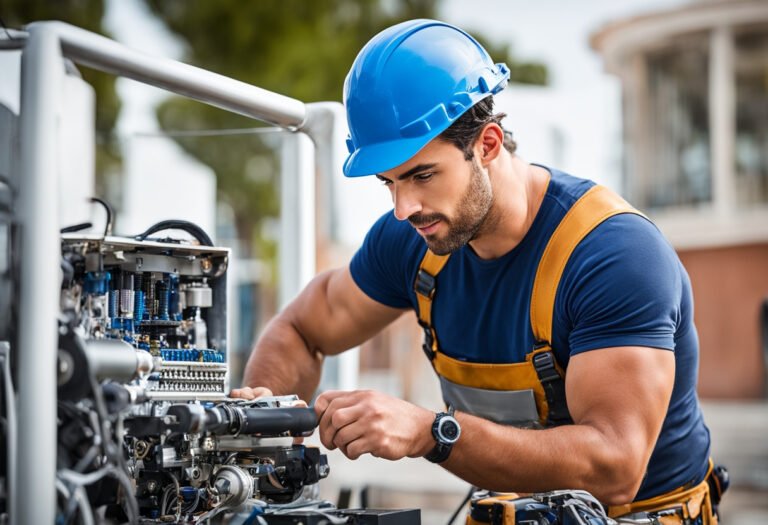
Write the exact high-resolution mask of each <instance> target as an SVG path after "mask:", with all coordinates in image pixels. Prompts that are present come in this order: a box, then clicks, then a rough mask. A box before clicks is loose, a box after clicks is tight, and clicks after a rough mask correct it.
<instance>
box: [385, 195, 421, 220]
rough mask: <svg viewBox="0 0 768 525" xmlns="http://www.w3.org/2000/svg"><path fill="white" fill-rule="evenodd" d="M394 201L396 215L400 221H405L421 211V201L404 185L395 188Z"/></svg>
mask: <svg viewBox="0 0 768 525" xmlns="http://www.w3.org/2000/svg"><path fill="white" fill-rule="evenodd" d="M392 201H393V203H394V205H395V217H396V218H397V219H398V220H400V221H404V220H406V219H407V218H408V217H410V216H411V215H413V214H414V213H418V212H420V211H421V203H420V202H419V199H418V198H417V197H416V195H414V192H412V191H408V190H406V189H404V188H402V187H400V188H398V187H395V188H393V190H392Z"/></svg>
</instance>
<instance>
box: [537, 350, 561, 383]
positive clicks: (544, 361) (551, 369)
mask: <svg viewBox="0 0 768 525" xmlns="http://www.w3.org/2000/svg"><path fill="white" fill-rule="evenodd" d="M533 368H535V369H536V374H538V376H539V381H541V382H542V383H543V382H545V381H554V380H555V379H560V374H559V373H558V372H557V368H555V358H554V356H553V355H552V352H551V351H549V352H540V353H538V354H534V356H533Z"/></svg>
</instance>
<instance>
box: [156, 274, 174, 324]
mask: <svg viewBox="0 0 768 525" xmlns="http://www.w3.org/2000/svg"><path fill="white" fill-rule="evenodd" d="M155 293H156V294H157V318H158V319H162V320H163V321H167V320H168V319H170V317H169V315H168V303H169V302H170V289H169V287H168V281H166V280H162V281H157V288H156V291H155Z"/></svg>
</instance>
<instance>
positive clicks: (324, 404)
mask: <svg viewBox="0 0 768 525" xmlns="http://www.w3.org/2000/svg"><path fill="white" fill-rule="evenodd" d="M355 394H357V392H348V391H345V390H327V391H325V392H323V393H322V394H320V395H319V396H317V399H315V412H317V415H318V417H322V415H323V412H325V410H326V409H327V408H328V405H329V404H330V403H331V401H333V400H335V399H344V398H347V399H351V397H352V396H353V395H355Z"/></svg>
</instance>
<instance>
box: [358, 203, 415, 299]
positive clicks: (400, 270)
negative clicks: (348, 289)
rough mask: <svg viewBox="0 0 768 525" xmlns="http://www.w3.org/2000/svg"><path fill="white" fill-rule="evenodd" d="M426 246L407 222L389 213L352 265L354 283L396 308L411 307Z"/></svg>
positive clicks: (372, 232) (372, 233)
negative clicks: (418, 269) (416, 276)
mask: <svg viewBox="0 0 768 525" xmlns="http://www.w3.org/2000/svg"><path fill="white" fill-rule="evenodd" d="M426 250H427V247H426V244H425V243H424V241H423V240H422V239H421V237H420V236H419V234H418V233H416V231H415V230H414V229H413V228H412V227H411V225H410V224H408V223H407V222H406V221H399V220H397V218H396V217H395V216H394V214H393V213H392V212H391V211H389V212H387V213H385V214H384V215H382V216H381V217H380V218H379V219H378V220H377V221H376V222H375V223H374V225H373V226H372V227H371V229H370V230H369V231H368V234H367V235H366V236H365V240H364V241H363V245H362V246H361V247H360V249H359V250H358V251H357V253H355V255H354V257H353V258H352V261H351V262H350V266H349V268H350V273H351V274H352V278H353V279H354V281H355V283H356V284H357V285H358V286H359V287H360V288H361V289H362V290H363V291H364V292H365V293H366V294H367V295H368V296H370V297H371V298H373V299H375V300H376V301H378V302H380V303H383V304H386V305H387V306H393V307H397V308H404V307H407V306H409V305H410V304H411V302H412V301H411V298H410V295H411V290H410V288H411V286H412V283H413V278H414V276H415V273H416V268H418V265H419V261H421V258H422V257H423V256H424V253H425V252H426Z"/></svg>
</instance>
